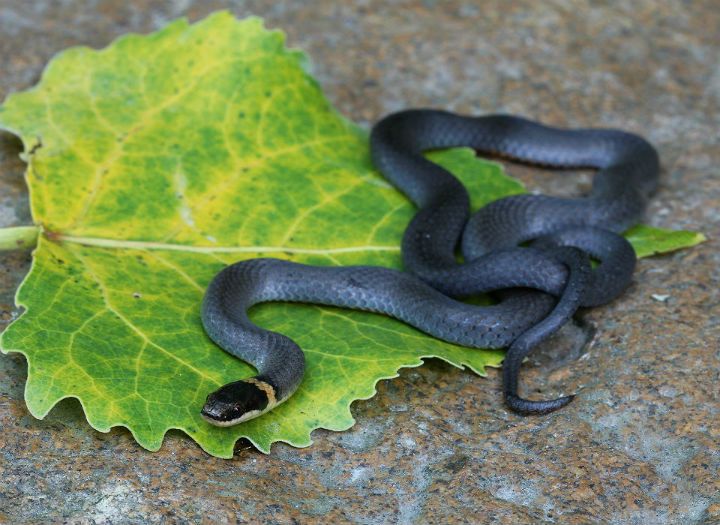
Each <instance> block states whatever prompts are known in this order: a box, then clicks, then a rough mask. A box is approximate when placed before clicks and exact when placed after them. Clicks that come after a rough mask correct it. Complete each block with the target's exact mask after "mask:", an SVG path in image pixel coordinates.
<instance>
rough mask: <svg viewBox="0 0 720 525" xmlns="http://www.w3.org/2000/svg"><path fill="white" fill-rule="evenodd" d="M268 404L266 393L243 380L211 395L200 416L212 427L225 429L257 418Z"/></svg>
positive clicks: (252, 383) (223, 387) (221, 388)
mask: <svg viewBox="0 0 720 525" xmlns="http://www.w3.org/2000/svg"><path fill="white" fill-rule="evenodd" d="M268 404H269V400H268V396H267V393H266V392H265V391H264V390H262V389H261V388H259V387H258V386H257V385H256V384H255V383H254V382H251V381H248V380H245V379H244V380H242V381H235V382H234V383H228V384H227V385H224V386H222V387H220V388H219V389H218V390H216V391H215V392H213V393H211V394H210V395H209V396H208V397H207V400H206V401H205V406H203V409H202V412H201V415H202V417H203V419H205V420H206V421H207V422H209V423H212V424H213V425H217V426H221V427H226V426H230V425H235V424H237V423H240V422H242V421H247V420H248V419H252V418H254V417H257V416H259V415H260V414H262V413H263V412H264V411H265V409H266V408H268Z"/></svg>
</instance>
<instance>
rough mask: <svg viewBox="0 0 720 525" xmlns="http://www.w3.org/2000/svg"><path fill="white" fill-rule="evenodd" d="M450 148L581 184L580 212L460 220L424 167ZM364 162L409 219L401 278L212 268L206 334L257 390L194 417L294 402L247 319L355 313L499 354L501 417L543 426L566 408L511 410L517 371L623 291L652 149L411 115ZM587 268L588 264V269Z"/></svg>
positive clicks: (226, 391) (274, 262)
mask: <svg viewBox="0 0 720 525" xmlns="http://www.w3.org/2000/svg"><path fill="white" fill-rule="evenodd" d="M451 147H470V148H473V149H475V150H476V151H477V152H478V153H479V154H485V155H488V156H498V157H501V158H507V159H509V160H512V161H517V162H522V163H527V164H531V165H536V166H541V167H550V168H558V169H566V168H592V169H595V170H596V172H595V175H594V177H593V185H592V190H591V192H590V194H589V195H588V196H585V197H579V198H560V197H552V196H547V195H542V194H520V195H513V196H509V197H505V198H501V199H498V200H495V201H492V202H490V203H489V204H487V205H485V206H484V207H482V208H481V209H480V210H478V211H477V212H475V213H474V214H472V215H471V214H470V198H469V195H468V192H467V190H466V188H465V187H464V185H463V184H462V183H461V182H460V181H459V180H458V179H457V178H456V177H455V176H454V175H452V174H451V173H450V172H448V171H447V170H445V169H444V168H442V167H441V166H439V165H437V164H434V163H432V162H430V161H429V160H427V158H426V157H425V155H424V154H425V152H427V151H429V150H434V149H443V148H451ZM370 152H371V158H372V161H373V163H374V165H375V167H376V168H377V170H378V171H379V172H380V173H381V174H382V175H383V176H384V177H385V178H386V179H387V180H388V181H389V182H391V183H392V184H393V185H394V186H395V187H397V188H398V189H399V190H400V191H401V192H402V193H404V194H405V195H406V196H407V197H408V198H409V199H410V201H412V202H413V203H414V204H415V206H416V207H417V208H418V211H417V212H416V214H415V215H414V216H413V218H412V219H411V221H410V223H409V225H408V227H407V229H406V230H405V232H404V234H403V238H402V244H401V253H402V262H403V266H404V267H405V269H406V270H407V271H400V270H395V269H391V268H384V267H378V266H316V265H307V264H301V263H296V262H292V261H287V260H280V259H272V258H256V259H247V260H243V261H239V262H237V263H234V264H231V265H229V266H227V267H225V268H223V269H222V270H221V271H220V272H219V273H218V274H217V275H216V276H215V277H214V278H213V279H212V281H211V282H210V284H209V285H208V287H207V290H206V292H205V295H204V298H203V302H202V322H203V326H204V328H205V331H206V332H207V334H208V336H209V337H210V338H211V339H212V340H213V341H214V342H215V343H216V344H218V345H219V346H220V347H221V348H223V349H224V350H225V351H227V352H228V353H230V354H232V355H234V356H236V357H238V358H240V359H241V360H243V361H246V362H248V363H250V364H251V365H252V366H253V367H254V368H255V369H256V370H257V374H256V375H255V376H253V377H250V378H246V379H240V380H238V381H234V382H231V383H228V384H226V385H223V386H221V387H220V388H219V389H217V390H216V391H214V392H211V393H210V394H209V395H208V396H207V400H206V402H205V405H204V406H203V407H202V410H201V415H202V417H203V418H204V419H205V420H206V421H208V422H210V423H212V424H214V425H217V426H230V425H234V424H237V423H240V422H243V421H247V420H249V419H252V418H254V417H257V416H260V415H262V414H264V413H266V412H268V411H270V410H272V409H273V408H274V407H276V406H277V405H278V404H280V403H282V402H284V401H285V400H287V399H288V398H290V397H291V396H292V394H293V393H294V392H295V390H296V389H297V388H298V386H299V385H300V383H301V381H302V378H303V375H304V373H305V357H304V354H303V351H302V349H301V348H300V347H299V346H298V345H297V343H295V342H294V341H293V340H292V339H291V338H289V337H287V336H285V335H283V334H280V333H277V332H273V331H270V330H266V329H263V328H261V327H259V326H257V325H255V324H254V323H253V322H252V321H251V320H250V319H249V317H248V315H247V311H248V309H249V308H250V307H252V306H253V305H255V304H258V303H262V302H267V301H288V302H303V303H312V304H323V305H331V306H338V307H343V308H350V309H358V310H367V311H372V312H377V313H381V314H385V315H387V316H391V317H394V318H396V319H398V320H400V321H403V322H405V323H407V324H409V325H411V326H413V327H415V328H417V329H419V330H421V331H422V332H425V333H427V334H429V335H431V336H433V337H436V338H438V339H441V340H444V341H447V342H450V343H455V344H459V345H463V346H469V347H474V348H502V347H508V351H507V355H506V357H505V360H504V362H503V396H504V400H505V402H506V404H507V405H508V406H509V407H510V408H511V409H512V410H514V411H516V412H518V413H521V414H542V413H547V412H550V411H553V410H556V409H558V408H560V407H562V406H565V405H566V404H567V403H569V402H570V401H571V400H572V399H573V395H569V396H564V397H561V398H558V399H553V400H541V401H534V400H527V399H523V398H522V397H520V396H519V394H518V381H519V380H518V377H519V369H520V365H521V363H522V361H523V360H524V358H525V357H526V356H527V355H528V353H529V352H530V351H531V350H532V349H533V348H534V347H535V346H537V344H539V343H540V342H542V341H544V340H545V339H547V338H548V337H549V336H550V335H552V334H553V333H555V332H556V331H557V330H558V329H559V328H560V327H561V326H562V325H563V324H564V323H566V322H567V321H568V320H569V319H570V318H571V317H572V315H573V314H574V313H575V311H576V310H577V308H578V307H581V306H582V307H588V306H597V305H600V304H605V303H607V302H609V301H611V300H613V299H614V298H615V297H617V296H618V295H620V294H621V293H622V292H623V290H625V288H627V286H628V285H629V283H630V282H631V279H632V273H633V271H634V267H635V252H634V250H633V248H632V246H631V245H630V244H629V242H628V241H627V240H625V239H624V238H623V237H622V236H621V235H620V232H622V231H624V230H625V229H627V228H628V227H630V226H632V225H633V224H635V223H636V222H637V221H638V220H639V218H640V217H641V216H642V214H643V213H644V210H645V208H646V205H647V202H648V199H649V196H650V194H651V193H652V192H653V191H654V189H655V188H656V186H657V183H658V178H659V159H658V155H657V152H656V150H655V149H654V147H653V146H652V145H651V144H650V143H649V142H647V141H646V140H645V139H644V138H642V137H640V136H639V135H636V134H633V133H629V132H626V131H623V130H619V129H611V128H587V129H585V128H560V127H553V126H548V125H545V124H542V123H539V122H536V121H532V120H529V119H526V118H523V117H519V116H513V115H505V114H491V115H484V116H464V115H459V114H455V113H451V112H447V111H442V110H434V109H411V110H404V111H400V112H397V113H393V114H390V115H388V116H386V117H385V118H383V119H381V120H380V121H379V122H378V123H376V124H375V125H374V126H373V128H372V130H371V133H370ZM458 246H459V247H460V249H461V252H462V256H463V259H464V260H462V261H461V260H459V259H458V257H457V255H456V249H457V248H458ZM591 258H592V259H595V260H596V261H598V263H599V264H597V266H596V267H595V268H593V269H591ZM484 292H494V294H493V295H494V296H495V297H496V298H497V300H498V302H497V304H494V305H490V306H477V305H473V304H468V303H466V302H463V301H462V299H463V298H467V297H470V296H473V295H476V294H479V293H484Z"/></svg>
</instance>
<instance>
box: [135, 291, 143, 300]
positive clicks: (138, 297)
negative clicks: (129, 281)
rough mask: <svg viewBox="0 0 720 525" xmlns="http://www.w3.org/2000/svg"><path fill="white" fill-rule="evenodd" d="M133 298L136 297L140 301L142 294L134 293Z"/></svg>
mask: <svg viewBox="0 0 720 525" xmlns="http://www.w3.org/2000/svg"><path fill="white" fill-rule="evenodd" d="M133 297H134V298H135V299H140V298H141V297H142V294H141V293H138V292H133Z"/></svg>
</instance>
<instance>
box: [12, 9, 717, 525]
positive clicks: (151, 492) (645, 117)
mask: <svg viewBox="0 0 720 525" xmlns="http://www.w3.org/2000/svg"><path fill="white" fill-rule="evenodd" d="M616 4H617V5H619V6H620V7H614V5H616ZM221 7H229V8H231V9H232V10H233V11H234V12H235V13H236V14H237V15H238V16H246V15H248V14H256V15H260V16H262V17H264V18H265V19H266V23H267V25H268V26H269V27H273V28H281V29H283V30H284V31H285V32H286V33H287V34H288V41H289V44H290V45H291V46H295V47H299V48H302V49H303V50H305V51H306V52H307V53H308V54H309V55H310V56H311V57H312V60H313V68H314V74H315V76H316V77H317V78H318V80H319V81H320V83H321V84H322V85H323V87H324V88H325V91H326V93H327V95H328V97H329V98H330V99H331V101H332V102H333V104H335V105H336V107H338V108H339V109H340V111H342V112H343V113H344V114H345V115H347V116H348V117H350V118H352V119H353V120H355V121H357V122H360V123H361V124H364V125H369V123H370V122H372V121H374V120H375V119H377V118H378V117H380V116H381V115H383V114H384V113H387V112H389V111H392V110H396V109H400V108H403V107H410V106H427V105H431V106H437V107H443V108H448V109H453V110H457V111H460V112H466V113H481V112H489V111H509V112H515V113H521V114H524V115H528V116H531V117H535V118H541V119H543V120H545V121H547V122H552V123H556V124H567V125H605V126H608V125H611V126H618V127H622V128H627V129H630V130H633V131H637V132H640V133H643V134H645V135H647V136H648V137H649V138H650V139H651V140H652V141H653V142H654V143H655V144H656V145H657V147H658V149H659V151H660V154H661V157H662V163H663V166H664V171H663V175H662V183H661V187H660V189H659V191H658V193H657V195H656V196H655V198H654V200H653V202H652V205H651V207H650V210H649V213H648V219H647V222H649V223H650V224H652V225H655V226H659V227H665V228H688V229H696V230H701V231H704V232H705V233H706V234H707V235H708V236H709V238H710V241H709V242H708V243H706V244H704V245H703V246H700V247H698V248H695V249H693V250H688V251H683V252H679V253H674V254H670V255H664V256H659V257H654V258H651V259H646V260H643V261H641V262H640V264H639V267H638V271H637V274H636V276H635V279H634V284H633V286H632V287H631V288H630V290H628V292H627V293H626V294H625V295H624V296H623V297H622V298H620V299H619V300H617V301H615V302H614V303H613V304H611V305H608V306H606V307H603V308H597V309H593V310H589V311H587V312H583V313H582V314H581V322H580V323H579V326H575V327H570V328H568V329H566V330H564V331H563V333H562V335H561V336H559V337H558V338H556V339H555V341H554V342H553V343H552V344H549V345H548V344H546V345H545V346H544V348H543V349H542V351H541V352H539V353H538V354H537V355H536V356H534V358H533V360H531V362H530V363H529V365H528V366H526V370H525V372H524V374H523V384H524V386H525V391H526V392H529V393H532V392H534V391H535V390H539V391H540V392H541V394H540V395H542V396H545V397H549V396H553V395H558V394H561V393H564V392H569V391H580V394H579V396H578V398H577V400H576V401H575V402H574V403H572V404H571V405H570V406H569V407H567V408H566V409H564V410H562V411H560V412H558V413H555V414H552V415H550V416H547V417H537V418H535V417H532V418H522V417H519V416H516V415H515V414H512V413H508V411H507V410H506V409H505V408H504V407H503V405H502V403H501V395H500V392H499V388H498V386H499V382H500V378H499V373H498V372H497V371H495V370H492V371H490V373H489V376H488V378H487V379H482V378H478V377H476V376H474V375H472V374H471V373H469V372H463V371H459V370H457V369H455V368H452V367H450V366H448V365H445V364H442V363H440V362H435V361H433V362H430V363H428V364H427V365H426V366H424V367H421V368H418V369H409V370H405V371H403V372H402V373H401V374H400V377H399V378H397V379H394V380H391V381H385V382H382V383H380V384H379V386H378V390H379V392H378V395H377V396H376V397H375V398H373V399H372V400H369V401H364V402H357V403H355V404H354V405H353V412H354V415H355V417H356V418H357V425H356V426H355V427H354V428H353V429H351V430H349V431H347V432H342V433H333V432H326V431H316V432H315V433H314V434H313V437H314V439H315V444H314V445H313V446H312V447H310V448H307V449H303V450H298V449H294V448H291V447H288V446H285V445H282V444H276V445H275V446H274V447H273V450H272V454H271V455H269V456H264V455H262V454H259V453H258V452H256V451H254V450H253V449H252V448H249V447H247V446H244V445H242V444H240V445H239V447H238V450H237V454H236V456H235V458H233V460H230V461H225V460H219V459H215V458H212V457H208V456H207V455H206V454H204V453H203V452H202V451H201V450H200V449H199V448H198V447H197V446H196V445H195V444H193V443H192V442H191V441H190V440H189V439H187V438H186V437H185V436H184V435H182V434H180V433H170V434H169V435H168V437H167V438H166V440H165V444H164V445H163V448H162V449H161V450H160V451H159V452H158V453H154V454H153V453H149V452H147V451H145V450H143V449H141V448H140V447H138V446H137V445H136V444H135V443H134V442H133V440H132V437H131V435H130V434H129V432H127V431H126V430H125V429H122V428H118V429H114V430H113V431H111V432H110V433H108V434H101V433H98V432H95V431H93V430H92V429H91V428H90V427H89V426H88V425H87V424H86V423H85V421H84V419H83V415H82V412H81V410H80V407H79V404H78V403H77V402H74V401H65V402H62V403H61V404H60V405H58V406H57V407H56V408H55V409H54V410H53V411H52V412H51V413H50V414H49V415H48V417H47V418H46V419H45V420H43V421H38V420H36V419H34V418H33V417H32V416H30V415H29V414H28V413H27V410H26V409H25V405H24V403H23V401H22V397H23V387H24V383H25V378H26V365H25V361H24V358H23V357H21V356H18V355H10V356H0V431H1V432H2V438H0V479H2V484H1V485H0V521H9V522H22V521H26V520H27V521H30V520H32V521H38V520H40V521H54V522H58V521H62V520H65V521H70V522H98V523H115V522H125V521H131V522H141V521H142V522H146V521H153V522H157V521H164V520H166V519H170V520H173V521H189V522H198V521H212V522H225V521H238V522H272V523H329V522H333V523H339V522H358V523H387V522H400V523H478V522H491V521H496V522H503V523H618V524H628V523H637V524H644V523H683V524H686V523H710V522H719V521H720V498H719V497H718V494H719V491H720V474H719V470H720V425H718V412H719V411H720V400H719V395H718V384H720V381H719V377H718V376H719V374H720V362H719V355H718V352H719V347H718V342H719V341H720V333H719V332H720V330H719V326H720V293H719V292H718V288H719V285H720V283H719V282H718V280H719V277H718V275H719V274H718V271H717V268H718V266H719V265H720V255H719V254H718V246H719V245H718V240H717V239H718V238H720V190H719V188H720V184H718V173H719V172H720V131H719V130H720V66H719V65H718V56H720V36H719V35H720V9H718V4H717V1H716V0H696V1H693V2H681V1H680V0H677V1H671V0H662V1H655V0H637V1H635V2H625V3H598V2H587V1H580V0H563V1H561V0H555V1H550V2H532V1H530V0H521V1H518V2H505V1H501V0H490V1H487V2H471V1H467V2H455V1H441V0H424V1H417V2H411V1H409V0H406V1H402V0H391V1H388V0H383V1H379V0H378V1H374V0H373V1H371V0H355V1H344V2H334V1H333V2H331V1H318V2H290V1H287V2H264V1H236V2H220V1H214V0H213V1H204V2H201V1H192V0H178V1H174V2H163V1H151V0H129V1H125V0H123V1H119V0H93V1H81V0H64V1H62V2H57V1H50V0H35V1H33V2H26V1H23V0H3V1H2V2H0V34H2V38H1V39H0V57H2V60H0V99H1V98H4V96H5V95H6V94H7V93H9V92H12V91H18V90H22V89H26V88H28V87H29V86H31V85H32V84H33V83H34V82H35V81H36V80H37V79H38V77H39V74H40V72H41V70H42V68H43V66H44V65H45V64H46V63H47V61H48V60H49V59H50V57H51V56H52V55H53V54H54V53H56V52H57V51H59V50H61V49H64V48H66V47H68V46H71V45H76V44H86V45H90V46H94V47H101V46H104V45H106V44H107V43H109V42H110V41H111V40H112V39H113V38H114V37H116V36H118V35H120V34H123V33H126V32H129V31H133V32H149V31H152V30H155V29H157V28H159V27H161V26H162V25H164V24H165V23H166V22H168V21H170V20H171V19H174V18H176V17H178V16H182V15H186V16H188V17H189V18H190V19H192V20H197V19H199V18H202V17H204V16H205V15H206V14H207V13H208V12H210V11H211V10H214V9H217V8H221ZM20 149H21V146H20V144H19V142H18V141H17V139H15V138H14V137H12V136H11V135H9V134H0V226H10V225H18V224H27V223H28V221H29V212H28V205H27V192H26V189H25V188H24V182H23V180H22V171H23V165H22V163H21V162H20V161H19V160H18V159H17V153H18V152H19V151H20ZM507 168H508V171H510V172H512V173H513V174H515V175H517V176H519V177H520V178H522V179H523V180H524V181H525V182H526V183H527V184H528V186H529V187H530V188H531V189H533V190H542V191H545V192H549V193H554V194H564V195H568V194H577V192H582V191H584V190H587V188H588V185H589V181H590V175H589V174H588V173H573V172H568V173H562V174H558V173H557V172H551V171H538V170H529V169H521V168H519V167H517V166H514V165H508V166H507ZM29 262H30V259H29V256H28V255H27V254H26V253H23V252H14V253H9V254H2V255H0V327H2V326H5V325H7V323H8V322H9V321H11V320H12V319H13V318H14V317H16V316H17V315H18V313H19V312H18V311H17V309H16V308H15V307H14V306H13V294H14V290H15V288H16V287H17V285H18V284H19V283H20V281H21V280H22V278H23V276H24V274H25V272H26V271H27V269H28V267H29ZM652 294H667V295H669V297H668V299H667V300H666V301H664V302H660V301H657V300H654V299H653V298H652ZM586 340H589V342H588V344H587V345H584V346H583V343H584V342H585V341H586ZM554 345H565V348H567V349H569V351H572V352H574V355H576V356H579V358H578V359H577V360H575V361H571V360H564V361H562V362H554V361H552V359H551V357H552V355H553V348H554V347H555V346H554Z"/></svg>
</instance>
